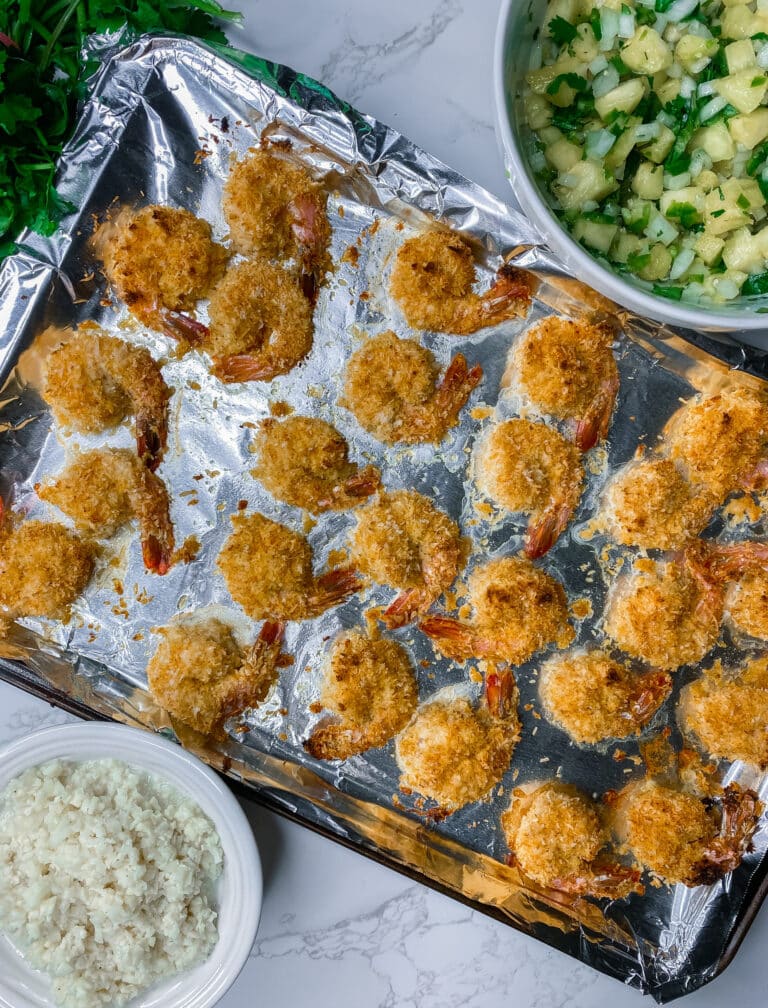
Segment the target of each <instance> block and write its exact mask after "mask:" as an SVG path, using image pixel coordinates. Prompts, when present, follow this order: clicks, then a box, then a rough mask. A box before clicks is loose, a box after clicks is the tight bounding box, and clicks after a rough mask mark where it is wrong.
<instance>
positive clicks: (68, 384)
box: [43, 329, 171, 471]
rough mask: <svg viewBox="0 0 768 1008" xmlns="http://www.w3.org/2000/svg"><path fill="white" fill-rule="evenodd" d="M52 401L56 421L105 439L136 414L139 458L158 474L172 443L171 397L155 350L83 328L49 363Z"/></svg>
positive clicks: (48, 396) (47, 387)
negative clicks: (110, 432) (104, 436)
mask: <svg viewBox="0 0 768 1008" xmlns="http://www.w3.org/2000/svg"><path fill="white" fill-rule="evenodd" d="M43 395H44V397H45V400H46V402H47V403H48V404H49V406H50V407H51V410H52V412H53V415H54V417H55V419H56V422H57V423H59V424H61V425H62V426H64V427H71V428H72V429H73V430H76V431H78V433H81V434H99V433H101V431H105V430H108V429H110V428H112V427H116V426H117V425H118V424H119V423H122V421H123V420H125V418H126V417H128V416H131V415H133V416H134V417H135V422H136V447H137V450H138V453H139V458H140V459H141V460H142V461H143V462H144V463H145V464H146V465H147V466H148V468H149V469H151V470H152V471H154V470H155V469H156V468H157V467H158V465H159V464H160V460H161V459H162V457H163V452H164V450H165V445H166V441H167V438H168V421H167V412H168V400H169V398H170V396H171V393H170V391H169V389H168V386H167V385H166V384H165V381H164V379H163V376H162V374H161V372H160V367H159V366H158V364H157V362H156V361H155V360H154V358H153V357H152V355H151V354H150V353H149V351H147V350H144V349H143V348H142V347H136V346H132V345H131V344H130V343H124V342H123V341H122V340H119V339H115V338H114V337H113V336H107V335H106V334H104V333H102V332H101V331H100V330H98V329H81V330H80V331H79V332H77V333H75V335H74V336H73V337H72V338H71V339H70V340H68V341H67V342H66V343H62V344H61V346H59V347H57V348H56V349H55V350H54V351H53V353H52V354H51V355H50V357H49V358H48V361H47V368H46V378H45V390H44V393H43Z"/></svg>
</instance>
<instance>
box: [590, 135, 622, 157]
mask: <svg viewBox="0 0 768 1008" xmlns="http://www.w3.org/2000/svg"><path fill="white" fill-rule="evenodd" d="M615 143H616V137H615V136H614V135H613V133H611V132H610V130H606V129H599V130H591V131H590V132H589V133H587V135H586V137H585V138H584V149H585V151H586V154H587V157H588V158H595V159H597V160H599V159H600V158H604V157H605V155H606V154H607V153H608V151H609V150H610V149H611V147H613V145H614V144H615Z"/></svg>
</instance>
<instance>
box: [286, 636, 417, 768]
mask: <svg viewBox="0 0 768 1008" xmlns="http://www.w3.org/2000/svg"><path fill="white" fill-rule="evenodd" d="M418 698H419V697H418V688H417V685H416V677H415V675H414V671H413V667H412V665H411V660H410V658H409V656H408V652H407V651H406V650H405V648H404V647H402V646H401V645H400V644H398V643H397V642H396V641H393V640H386V639H385V638H383V637H382V638H379V639H378V640H372V639H371V638H370V637H368V636H367V635H366V634H364V633H363V632H362V631H361V630H349V631H347V632H346V633H343V634H340V635H339V636H338V637H337V638H336V640H335V641H334V643H333V647H332V649H331V654H330V659H329V661H328V663H327V666H326V668H325V672H324V676H323V685H322V689H321V693H320V703H321V704H322V705H323V707H325V708H327V709H328V710H329V711H330V712H331V717H326V718H324V719H323V720H322V721H321V722H320V724H319V725H318V726H317V727H316V728H315V730H314V731H313V732H312V734H311V735H310V737H309V738H308V739H307V741H306V742H305V743H304V745H305V747H306V749H307V750H308V752H309V753H310V754H311V755H312V756H315V757H316V758H317V759H347V758H348V757H350V756H354V755H355V754H357V753H361V752H365V750H366V749H375V748H377V747H378V746H383V745H385V744H386V743H387V742H388V741H389V740H390V739H391V738H393V737H394V736H395V735H396V734H397V733H398V732H399V731H400V730H401V729H403V728H404V727H405V726H406V725H407V724H408V722H409V721H410V719H411V717H412V715H413V712H414V711H415V710H416V704H417V703H418Z"/></svg>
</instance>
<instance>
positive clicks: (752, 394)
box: [666, 388, 768, 503]
mask: <svg viewBox="0 0 768 1008" xmlns="http://www.w3.org/2000/svg"><path fill="white" fill-rule="evenodd" d="M666 440H667V444H668V453H669V455H670V457H671V458H672V459H673V460H674V461H676V462H677V463H678V464H679V465H680V466H681V467H682V469H683V471H684V472H685V474H686V476H687V478H688V481H689V482H690V483H691V484H693V486H694V487H696V488H697V489H699V488H700V489H703V490H704V491H706V492H708V493H709V494H711V495H712V496H713V497H714V498H715V499H716V501H717V503H722V502H723V501H724V500H725V499H726V497H728V496H729V495H730V494H732V493H734V492H735V491H736V490H741V489H757V488H759V487H764V486H765V484H766V466H767V465H768V401H766V398H765V395H764V394H762V393H760V392H757V391H754V390H752V389H748V388H732V389H729V390H727V391H724V392H719V393H717V394H716V395H711V396H706V397H700V396H699V397H696V398H694V399H691V400H689V401H688V402H687V403H686V404H685V405H684V406H683V407H682V408H681V409H679V410H678V411H677V413H676V414H675V415H674V416H673V417H672V420H671V421H670V423H669V425H668V429H667V431H666Z"/></svg>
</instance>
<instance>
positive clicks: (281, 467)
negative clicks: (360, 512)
mask: <svg viewBox="0 0 768 1008" xmlns="http://www.w3.org/2000/svg"><path fill="white" fill-rule="evenodd" d="M256 450H257V452H258V464H257V466H256V468H255V469H253V470H251V474H252V475H253V476H254V477H255V478H256V479H258V480H261V482H262V483H263V484H264V486H265V487H266V488H267V490H269V492H270V493H271V494H272V495H273V496H274V497H276V498H277V499H278V500H281V501H285V503H286V504H293V506H294V507H300V508H304V509H305V510H306V511H310V512H312V514H319V513H320V512H322V511H343V510H345V509H347V508H352V507H356V506H357V505H358V504H360V503H361V502H362V501H363V500H365V498H366V497H370V495H371V494H372V493H375V492H376V490H378V488H379V484H380V482H381V474H380V473H379V470H378V469H377V468H376V467H375V466H372V465H368V466H364V467H363V468H358V466H356V465H355V464H354V462H350V461H349V445H348V444H347V441H346V439H345V438H344V436H343V435H342V434H340V433H339V432H338V431H337V430H336V428H335V427H332V426H331V425H330V424H329V423H326V422H325V421H324V420H318V419H316V418H314V417H306V416H291V417H288V419H287V420H283V421H282V422H279V421H277V420H274V419H273V418H271V417H269V418H268V419H266V420H262V422H261V426H260V428H259V434H258V436H257V439H256Z"/></svg>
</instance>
